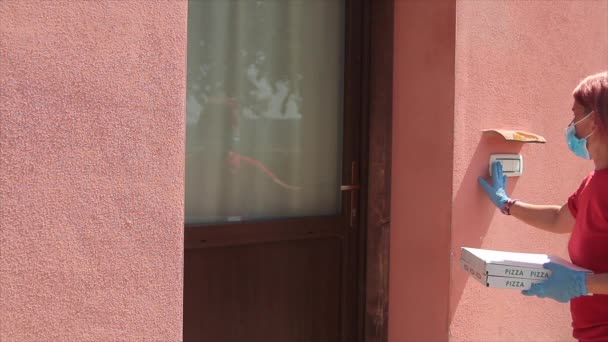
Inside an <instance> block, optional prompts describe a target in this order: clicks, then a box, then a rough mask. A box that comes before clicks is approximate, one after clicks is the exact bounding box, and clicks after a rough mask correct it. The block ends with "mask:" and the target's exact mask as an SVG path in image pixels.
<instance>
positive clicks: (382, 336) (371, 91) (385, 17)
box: [359, 0, 395, 342]
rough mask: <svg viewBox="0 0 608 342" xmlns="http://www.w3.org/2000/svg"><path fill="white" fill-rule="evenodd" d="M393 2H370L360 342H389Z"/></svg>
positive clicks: (368, 2)
mask: <svg viewBox="0 0 608 342" xmlns="http://www.w3.org/2000/svg"><path fill="white" fill-rule="evenodd" d="M394 1H395V0H369V1H366V6H367V8H366V13H368V15H366V16H365V19H364V26H365V27H366V30H364V31H365V32H366V37H364V38H363V39H364V44H365V46H366V49H365V51H368V54H367V56H365V57H364V58H365V59H364V64H365V68H366V70H365V73H364V75H365V76H364V78H365V79H364V82H363V84H364V87H365V88H366V89H365V90H364V92H363V93H364V94H366V96H364V98H363V99H362V104H361V105H362V108H366V110H365V111H364V113H367V115H363V116H364V118H363V129H362V132H363V133H364V134H363V137H362V139H363V143H362V145H363V147H364V149H363V156H362V159H361V160H362V161H363V162H362V170H361V171H362V176H363V177H362V179H363V180H364V184H362V189H363V191H362V194H361V195H362V196H361V200H362V206H363V208H365V210H362V215H361V217H360V220H361V222H360V224H361V225H360V226H361V227H362V229H361V232H362V234H365V236H363V237H362V238H361V241H362V242H363V244H364V245H363V246H361V251H365V255H364V257H365V263H361V264H363V266H362V267H365V269H364V270H363V271H362V272H361V275H362V276H361V279H360V282H361V284H362V286H361V288H362V289H363V291H362V293H361V296H362V298H361V304H362V305H361V306H360V307H362V308H363V313H362V315H361V316H360V317H361V319H362V322H360V325H359V326H360V327H361V331H360V336H361V338H360V339H359V340H360V341H364V342H386V341H388V303H389V300H388V284H389V255H390V253H389V246H390V243H389V242H390V198H391V139H392V108H393V36H394V18H393V17H394Z"/></svg>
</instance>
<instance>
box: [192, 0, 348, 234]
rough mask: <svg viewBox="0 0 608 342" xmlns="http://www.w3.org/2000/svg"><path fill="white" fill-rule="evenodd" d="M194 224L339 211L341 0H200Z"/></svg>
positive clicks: (195, 34)
mask: <svg viewBox="0 0 608 342" xmlns="http://www.w3.org/2000/svg"><path fill="white" fill-rule="evenodd" d="M188 11H189V13H188V84H187V114H186V115H187V116H186V123H187V131H186V140H187V141H186V183H185V184H186V198H185V207H186V213H185V214H186V222H187V223H207V222H224V221H231V220H255V219H268V218H280V217H297V216H312V215H331V214H334V213H337V212H338V211H339V207H340V194H339V186H340V181H341V180H340V174H341V158H342V156H341V148H342V146H341V141H342V136H341V126H342V103H343V98H342V89H343V82H342V80H343V50H344V49H343V45H344V3H343V0H267V1H255V0H190V1H189V6H188Z"/></svg>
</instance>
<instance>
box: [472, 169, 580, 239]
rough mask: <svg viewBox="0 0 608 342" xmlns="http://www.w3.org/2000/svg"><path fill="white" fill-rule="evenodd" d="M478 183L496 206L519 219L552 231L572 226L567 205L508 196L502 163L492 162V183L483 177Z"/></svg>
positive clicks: (566, 231)
mask: <svg viewBox="0 0 608 342" xmlns="http://www.w3.org/2000/svg"><path fill="white" fill-rule="evenodd" d="M479 183H480V184H481V186H482V187H483V189H484V190H485V191H486V193H487V195H488V197H489V198H490V200H492V202H493V203H494V205H496V207H498V208H499V209H501V210H503V212H505V211H504V209H505V208H508V207H509V205H510V208H509V209H508V210H507V211H506V212H508V213H509V214H511V215H512V216H515V217H516V218H518V219H519V220H521V221H523V222H525V223H527V224H529V225H531V226H534V227H536V228H540V229H543V230H546V231H548V232H552V233H562V234H563V233H570V232H572V228H573V227H574V221H575V220H574V217H573V216H572V214H571V213H570V210H569V209H568V205H567V204H564V205H562V206H561V207H560V206H559V205H536V204H529V203H525V202H521V201H516V202H515V203H513V200H512V199H511V198H509V196H508V195H507V192H506V187H507V177H505V175H504V174H503V173H502V164H501V163H500V162H494V163H493V164H492V184H490V183H488V182H487V181H486V180H485V179H484V178H481V177H480V178H479Z"/></svg>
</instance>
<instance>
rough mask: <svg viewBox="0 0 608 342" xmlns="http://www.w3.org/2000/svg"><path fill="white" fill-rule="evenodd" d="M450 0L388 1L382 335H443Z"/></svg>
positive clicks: (397, 340)
mask: <svg viewBox="0 0 608 342" xmlns="http://www.w3.org/2000/svg"><path fill="white" fill-rule="evenodd" d="M455 19H456V18H455V1H395V33H394V35H395V37H394V91H393V94H394V95H393V96H394V97H393V132H392V135H393V146H392V148H393V151H392V170H391V175H392V176H391V177H392V185H391V227H390V275H389V319H388V326H389V341H391V342H401V341H445V340H446V339H447V337H448V329H447V327H448V299H449V298H448V296H449V274H450V272H449V270H450V268H449V248H450V247H449V246H450V245H449V242H450V219H451V205H452V196H451V194H452V172H451V171H452V154H453V149H452V142H453V130H454V128H453V123H454V37H455V31H454V30H455Z"/></svg>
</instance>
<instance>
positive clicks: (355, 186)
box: [340, 161, 361, 228]
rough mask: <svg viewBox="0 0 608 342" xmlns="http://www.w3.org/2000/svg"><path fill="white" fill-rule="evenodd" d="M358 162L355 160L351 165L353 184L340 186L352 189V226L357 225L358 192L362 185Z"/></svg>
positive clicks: (344, 189)
mask: <svg viewBox="0 0 608 342" xmlns="http://www.w3.org/2000/svg"><path fill="white" fill-rule="evenodd" d="M357 171H358V170H357V162H356V161H353V162H352V163H351V165H350V179H351V182H353V184H349V185H342V186H340V191H350V213H349V220H350V227H351V228H352V227H354V226H355V219H356V218H357V192H358V191H359V190H360V188H361V186H360V185H359V184H358V183H359V177H358V176H357V175H358V172H357Z"/></svg>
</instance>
